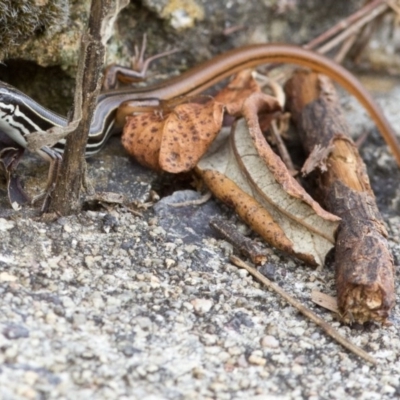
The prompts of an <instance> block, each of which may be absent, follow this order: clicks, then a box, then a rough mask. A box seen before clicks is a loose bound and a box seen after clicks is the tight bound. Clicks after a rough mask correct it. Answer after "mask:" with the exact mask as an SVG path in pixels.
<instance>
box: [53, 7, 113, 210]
mask: <svg viewBox="0 0 400 400" xmlns="http://www.w3.org/2000/svg"><path fill="white" fill-rule="evenodd" d="M114 5H115V4H114V1H113V0H100V1H98V0H92V3H91V8H90V18H89V25H88V30H87V32H86V33H85V34H84V35H83V36H82V41H81V51H80V55H79V57H80V64H79V67H78V74H77V79H76V88H75V109H74V116H73V121H76V122H77V127H76V129H75V130H74V131H73V132H71V133H70V134H69V135H68V136H67V139H66V147H65V152H64V157H63V163H62V166H61V171H60V174H59V177H58V180H57V183H56V186H55V189H54V192H53V194H52V198H51V202H50V206H49V209H50V211H51V212H55V213H57V214H61V215H67V214H70V213H71V212H77V211H79V210H80V207H81V203H80V192H81V187H82V184H83V182H84V171H85V148H86V143H87V138H88V135H89V129H90V123H91V120H92V116H93V112H94V109H95V106H96V101H97V97H98V95H99V93H100V87H101V80H100V75H101V70H102V67H103V63H104V54H105V47H104V44H103V43H102V41H103V36H104V31H103V29H104V25H105V24H104V22H106V21H107V19H110V14H111V10H112V8H113V6H114Z"/></svg>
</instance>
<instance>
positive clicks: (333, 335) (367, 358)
mask: <svg viewBox="0 0 400 400" xmlns="http://www.w3.org/2000/svg"><path fill="white" fill-rule="evenodd" d="M230 260H231V262H233V263H234V264H235V265H236V266H237V267H240V268H244V269H245V270H246V271H248V272H249V273H250V274H251V275H253V276H254V278H256V279H257V280H259V281H260V282H261V283H263V284H264V285H265V286H266V287H267V288H268V289H270V290H272V291H274V292H276V293H278V294H279V295H280V296H281V297H283V298H284V299H285V300H286V301H287V302H288V303H289V304H290V305H292V306H293V307H295V308H296V309H297V310H298V311H300V312H301V313H302V314H303V315H304V316H306V317H307V318H309V319H310V320H311V321H313V322H314V323H315V324H316V325H318V326H319V327H320V328H322V329H323V330H324V331H325V333H327V334H328V335H329V336H330V337H331V338H332V339H334V340H336V341H337V342H338V343H340V344H341V345H342V346H343V347H345V348H346V349H347V350H349V351H351V352H352V353H353V354H355V355H357V356H359V357H361V358H362V359H364V360H365V361H368V362H369V363H371V364H374V365H376V363H377V362H376V360H375V358H374V357H372V356H371V355H370V354H368V353H367V352H366V351H364V350H363V349H361V348H360V347H358V346H356V345H355V344H353V343H351V342H349V341H348V340H347V339H346V338H344V337H343V336H342V335H341V334H340V333H339V332H338V331H337V330H336V329H334V328H333V327H332V326H331V325H329V324H328V323H327V322H325V321H324V320H323V319H321V318H320V317H318V316H317V315H316V314H314V313H313V312H312V311H311V310H309V309H308V308H306V307H304V306H303V305H302V304H301V303H300V302H298V301H297V300H296V299H294V298H293V297H291V296H290V295H289V294H288V293H286V292H285V291H284V290H283V289H282V288H281V287H279V286H278V285H277V284H275V283H274V282H271V281H270V280H269V279H268V278H266V277H265V276H264V275H262V274H261V273H260V272H258V271H257V270H256V269H255V268H253V267H251V266H250V265H248V264H247V263H245V262H244V261H242V260H241V259H240V258H239V257H236V256H231V257H230Z"/></svg>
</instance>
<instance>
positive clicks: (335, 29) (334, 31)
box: [304, 0, 386, 49]
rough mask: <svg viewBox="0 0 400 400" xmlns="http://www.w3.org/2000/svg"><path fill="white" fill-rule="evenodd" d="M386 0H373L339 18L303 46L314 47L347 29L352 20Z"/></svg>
mask: <svg viewBox="0 0 400 400" xmlns="http://www.w3.org/2000/svg"><path fill="white" fill-rule="evenodd" d="M385 2H386V0H374V1H372V2H371V3H368V4H366V5H365V6H364V7H362V8H360V9H359V10H357V11H356V12H355V13H353V14H351V15H350V16H348V17H347V18H345V19H343V20H341V21H340V22H338V23H337V24H336V25H334V26H332V28H330V29H328V30H327V31H325V32H324V33H322V34H321V35H320V36H318V37H316V38H315V39H313V40H311V42H308V43H307V44H306V45H305V46H304V47H305V48H306V49H315V48H316V47H317V46H319V45H320V44H321V43H323V42H325V41H327V40H328V39H330V38H331V37H333V36H335V35H336V34H337V33H338V32H340V31H342V30H345V29H347V28H348V27H350V26H351V25H352V24H353V23H354V22H356V21H357V20H358V19H359V18H361V17H363V16H364V15H366V14H368V13H370V12H371V11H372V10H374V9H375V8H376V7H378V6H379V5H381V4H384V3H385Z"/></svg>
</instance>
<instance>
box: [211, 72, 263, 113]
mask: <svg viewBox="0 0 400 400" xmlns="http://www.w3.org/2000/svg"><path fill="white" fill-rule="evenodd" d="M257 92H261V89H260V86H259V85H258V83H257V81H256V80H255V79H254V78H253V70H252V69H245V70H243V71H240V72H239V73H238V74H236V75H235V76H234V78H233V79H232V80H231V81H230V82H229V84H228V85H227V86H226V87H225V88H223V89H222V90H220V91H219V92H218V93H217V95H216V96H215V97H214V99H215V100H216V101H219V102H220V103H223V104H224V105H225V108H226V112H227V113H228V114H230V115H238V114H240V112H241V111H242V107H243V103H244V101H245V100H246V99H247V98H248V97H249V96H250V95H251V94H252V93H257Z"/></svg>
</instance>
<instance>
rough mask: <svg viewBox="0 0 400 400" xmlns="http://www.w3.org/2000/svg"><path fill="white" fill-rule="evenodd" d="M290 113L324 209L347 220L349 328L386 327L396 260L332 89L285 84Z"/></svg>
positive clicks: (312, 80) (342, 292)
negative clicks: (355, 325) (373, 323)
mask: <svg viewBox="0 0 400 400" xmlns="http://www.w3.org/2000/svg"><path fill="white" fill-rule="evenodd" d="M285 90H286V94H287V96H288V107H289V109H290V111H291V113H292V117H293V119H294V121H295V123H296V125H297V127H298V129H299V133H300V135H301V137H302V142H303V145H304V148H305V150H306V152H307V153H308V154H309V156H308V159H307V161H306V163H305V164H304V167H303V172H304V173H306V174H308V173H310V172H311V171H314V173H315V174H316V176H317V180H318V183H319V184H318V191H319V192H320V193H319V195H320V196H321V198H322V201H323V203H324V206H325V207H326V208H327V209H328V210H329V211H330V212H331V213H333V214H336V215H338V216H339V217H341V218H342V221H341V224H340V227H339V230H338V233H337V238H336V247H335V264H336V284H337V292H338V306H339V310H340V312H341V313H342V314H343V320H344V321H345V322H347V323H351V322H353V321H356V322H359V323H364V322H366V321H369V320H374V321H378V322H382V323H385V322H387V321H386V320H387V318H388V316H389V313H390V310H391V308H392V307H393V305H394V302H395V295H394V266H393V258H392V255H391V253H390V251H389V249H388V243H387V240H386V237H387V232H386V229H385V227H384V224H383V221H382V218H381V216H380V213H379V210H378V207H377V205H376V202H375V196H374V194H373V191H372V189H371V186H370V183H369V179H368V176H367V173H366V168H365V165H364V163H363V161H362V160H361V158H360V155H359V153H358V150H357V148H356V146H355V145H354V143H353V142H352V140H351V139H350V138H349V136H348V132H349V128H348V126H347V124H346V122H345V121H344V118H343V115H342V112H341V109H340V106H339V102H338V99H337V95H336V92H335V89H334V87H333V85H332V83H331V82H330V81H329V80H328V78H326V77H325V76H323V75H320V74H317V73H313V72H308V71H298V72H296V73H295V74H294V75H293V77H292V78H291V79H290V80H289V81H288V82H287V84H286V88H285Z"/></svg>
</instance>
